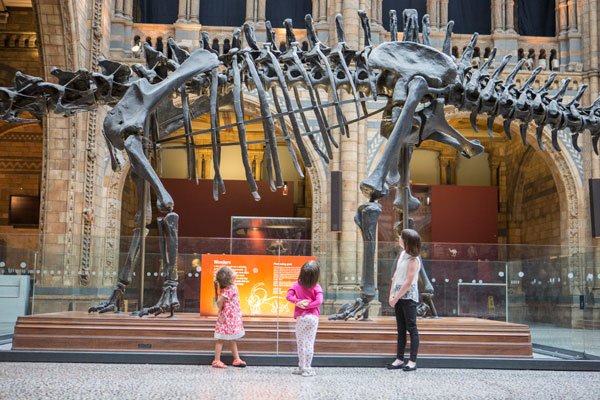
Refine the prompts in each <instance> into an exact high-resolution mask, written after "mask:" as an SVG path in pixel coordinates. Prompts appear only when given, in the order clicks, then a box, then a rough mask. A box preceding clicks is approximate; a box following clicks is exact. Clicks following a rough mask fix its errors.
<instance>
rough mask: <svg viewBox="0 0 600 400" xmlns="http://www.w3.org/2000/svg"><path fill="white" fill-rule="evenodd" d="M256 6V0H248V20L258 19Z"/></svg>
mask: <svg viewBox="0 0 600 400" xmlns="http://www.w3.org/2000/svg"><path fill="white" fill-rule="evenodd" d="M255 7H256V1H255V0H246V22H254V21H256V13H255Z"/></svg>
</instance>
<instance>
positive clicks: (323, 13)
mask: <svg viewBox="0 0 600 400" xmlns="http://www.w3.org/2000/svg"><path fill="white" fill-rule="evenodd" d="M319 21H323V22H326V21H327V0H319Z"/></svg>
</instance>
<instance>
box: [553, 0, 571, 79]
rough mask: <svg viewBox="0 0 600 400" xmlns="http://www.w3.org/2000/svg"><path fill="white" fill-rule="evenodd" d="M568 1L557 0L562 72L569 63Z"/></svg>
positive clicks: (559, 51) (559, 52) (559, 53)
mask: <svg viewBox="0 0 600 400" xmlns="http://www.w3.org/2000/svg"><path fill="white" fill-rule="evenodd" d="M567 10H568V5H567V0H557V2H556V20H557V21H558V55H559V61H560V65H561V70H562V69H563V68H564V66H565V65H567V64H568V63H569V42H568V38H567V31H568V28H569V23H568V15H567V12H568V11H567Z"/></svg>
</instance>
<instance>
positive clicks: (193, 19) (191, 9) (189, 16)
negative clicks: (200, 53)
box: [173, 0, 200, 49]
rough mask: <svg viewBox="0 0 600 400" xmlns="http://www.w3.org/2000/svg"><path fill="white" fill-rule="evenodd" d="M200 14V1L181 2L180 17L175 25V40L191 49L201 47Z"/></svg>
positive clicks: (180, 0) (186, 0) (187, 0)
mask: <svg viewBox="0 0 600 400" xmlns="http://www.w3.org/2000/svg"><path fill="white" fill-rule="evenodd" d="M199 14H200V0H179V15H178V17H177V21H176V22H175V24H174V25H173V27H174V28H175V40H177V42H179V43H181V44H183V45H185V46H188V47H189V48H190V49H197V48H198V47H199V40H200V29H199V26H198V24H199V23H200V21H199V18H198V17H199Z"/></svg>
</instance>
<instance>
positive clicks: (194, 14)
mask: <svg viewBox="0 0 600 400" xmlns="http://www.w3.org/2000/svg"><path fill="white" fill-rule="evenodd" d="M199 15H200V0H192V4H191V9H190V22H191V23H192V24H199V23H200V19H199Z"/></svg>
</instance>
